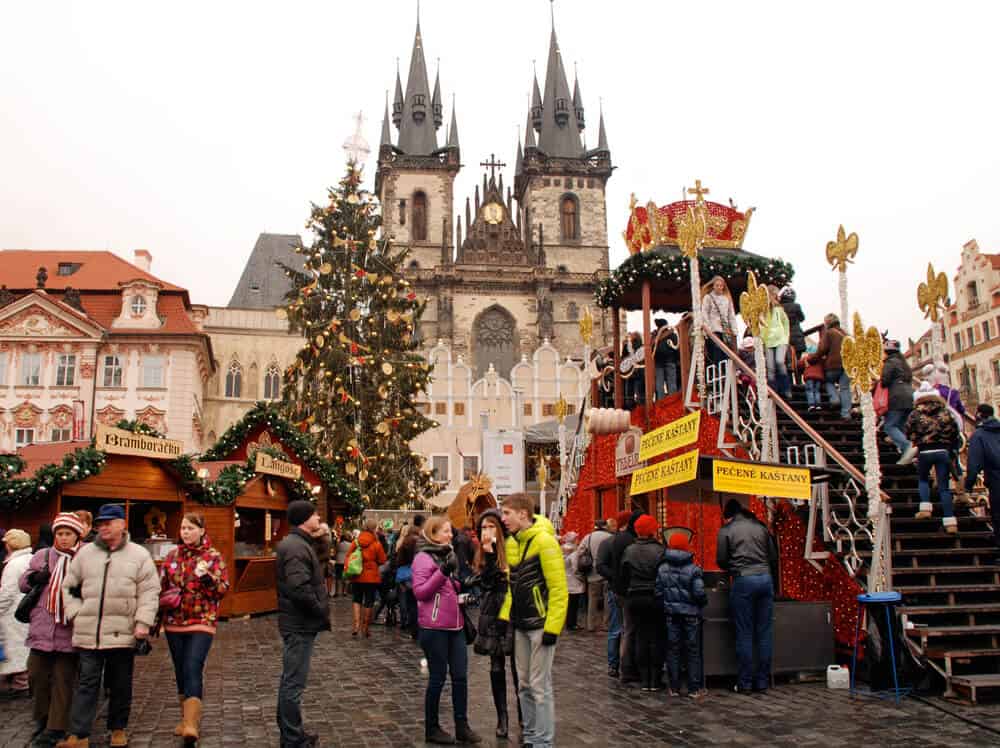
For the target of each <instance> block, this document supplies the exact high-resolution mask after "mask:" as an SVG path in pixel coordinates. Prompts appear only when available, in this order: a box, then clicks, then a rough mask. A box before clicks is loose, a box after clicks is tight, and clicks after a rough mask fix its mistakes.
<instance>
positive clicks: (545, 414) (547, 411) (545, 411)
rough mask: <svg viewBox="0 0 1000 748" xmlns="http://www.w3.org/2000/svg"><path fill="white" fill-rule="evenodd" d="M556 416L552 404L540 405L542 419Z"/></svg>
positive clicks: (554, 407)
mask: <svg viewBox="0 0 1000 748" xmlns="http://www.w3.org/2000/svg"><path fill="white" fill-rule="evenodd" d="M555 414H556V406H555V404H554V403H542V418H551V417H552V416H554V415H555Z"/></svg>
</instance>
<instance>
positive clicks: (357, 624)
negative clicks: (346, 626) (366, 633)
mask: <svg viewBox="0 0 1000 748" xmlns="http://www.w3.org/2000/svg"><path fill="white" fill-rule="evenodd" d="M351 613H352V615H353V616H354V625H353V626H352V628H351V636H357V635H358V631H359V630H360V629H361V606H360V605H358V604H357V603H353V604H352V605H351Z"/></svg>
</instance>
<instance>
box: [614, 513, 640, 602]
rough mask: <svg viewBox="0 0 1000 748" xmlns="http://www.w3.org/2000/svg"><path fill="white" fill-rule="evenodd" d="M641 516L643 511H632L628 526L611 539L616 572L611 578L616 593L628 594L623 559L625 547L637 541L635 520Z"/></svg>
mask: <svg viewBox="0 0 1000 748" xmlns="http://www.w3.org/2000/svg"><path fill="white" fill-rule="evenodd" d="M641 516H642V512H640V511H635V512H632V516H631V517H630V518H629V521H628V527H626V528H625V529H624V530H619V531H618V532H617V533H616V534H615V536H614V537H613V538H611V541H610V543H611V569H612V571H613V572H614V578H613V579H612V580H611V589H612V590H614V593H615V594H616V595H625V594H628V586H627V585H625V584H623V580H622V559H623V558H624V557H625V549H626V548H628V547H629V546H630V545H632V543H634V542H635V521H636V520H637V519H639V517H641Z"/></svg>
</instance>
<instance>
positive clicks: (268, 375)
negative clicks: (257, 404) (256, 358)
mask: <svg viewBox="0 0 1000 748" xmlns="http://www.w3.org/2000/svg"><path fill="white" fill-rule="evenodd" d="M279 397H281V372H280V371H278V365H277V364H271V365H270V366H268V367H267V371H265V372H264V399H265V400H277V399H278V398H279Z"/></svg>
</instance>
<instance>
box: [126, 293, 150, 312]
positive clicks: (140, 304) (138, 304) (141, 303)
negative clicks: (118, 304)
mask: <svg viewBox="0 0 1000 748" xmlns="http://www.w3.org/2000/svg"><path fill="white" fill-rule="evenodd" d="M129 309H131V311H132V316H133V317H141V316H143V315H144V314H145V313H146V299H145V297H143V296H133V297H132V303H131V304H130V305H129Z"/></svg>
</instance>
